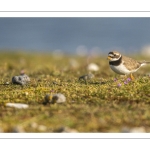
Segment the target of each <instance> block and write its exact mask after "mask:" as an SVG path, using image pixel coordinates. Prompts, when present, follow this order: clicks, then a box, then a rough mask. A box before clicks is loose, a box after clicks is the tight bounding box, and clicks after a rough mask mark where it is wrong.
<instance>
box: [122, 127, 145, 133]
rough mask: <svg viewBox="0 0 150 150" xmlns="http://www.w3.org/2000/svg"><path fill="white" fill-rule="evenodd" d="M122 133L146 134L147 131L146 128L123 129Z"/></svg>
mask: <svg viewBox="0 0 150 150" xmlns="http://www.w3.org/2000/svg"><path fill="white" fill-rule="evenodd" d="M121 132H122V133H146V130H145V128H144V127H133V128H129V127H123V128H122V129H121Z"/></svg>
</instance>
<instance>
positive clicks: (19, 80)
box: [12, 74, 30, 85]
mask: <svg viewBox="0 0 150 150" xmlns="http://www.w3.org/2000/svg"><path fill="white" fill-rule="evenodd" d="M28 82H30V78H29V77H28V76H27V75H26V74H21V75H19V76H14V77H12V83H13V84H20V85H25V84H27V83H28Z"/></svg>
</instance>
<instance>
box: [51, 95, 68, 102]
mask: <svg viewBox="0 0 150 150" xmlns="http://www.w3.org/2000/svg"><path fill="white" fill-rule="evenodd" d="M65 101H66V97H65V96H64V95H63V94H61V93H57V94H54V95H53V97H52V101H51V103H64V102H65Z"/></svg>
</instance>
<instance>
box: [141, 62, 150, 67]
mask: <svg viewBox="0 0 150 150" xmlns="http://www.w3.org/2000/svg"><path fill="white" fill-rule="evenodd" d="M140 63H141V66H144V65H148V64H150V61H143V62H140Z"/></svg>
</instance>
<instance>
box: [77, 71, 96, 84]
mask: <svg viewBox="0 0 150 150" xmlns="http://www.w3.org/2000/svg"><path fill="white" fill-rule="evenodd" d="M92 78H94V75H93V74H92V73H89V74H86V75H83V76H81V77H79V81H80V80H84V81H85V83H86V82H87V80H90V79H92Z"/></svg>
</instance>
